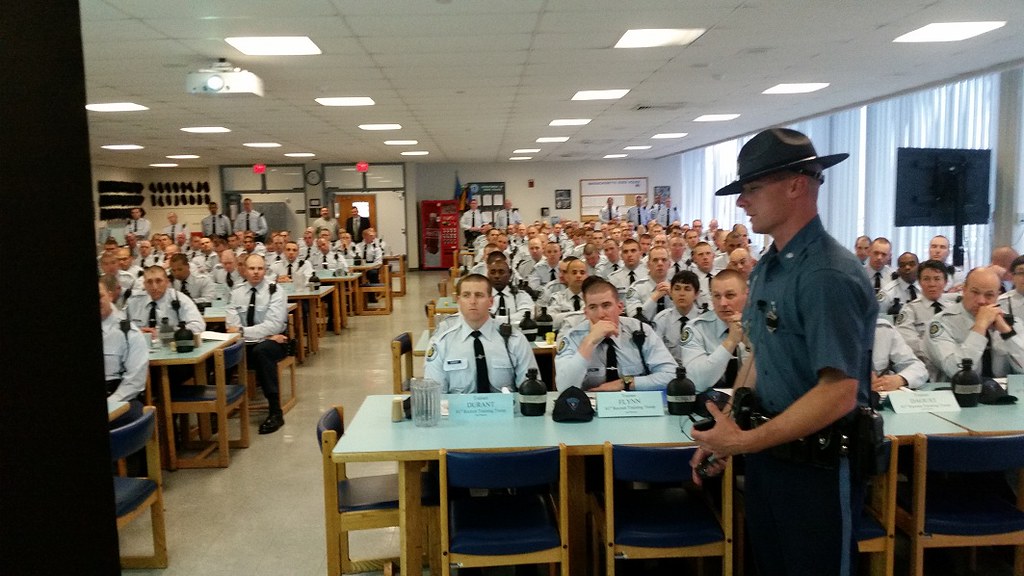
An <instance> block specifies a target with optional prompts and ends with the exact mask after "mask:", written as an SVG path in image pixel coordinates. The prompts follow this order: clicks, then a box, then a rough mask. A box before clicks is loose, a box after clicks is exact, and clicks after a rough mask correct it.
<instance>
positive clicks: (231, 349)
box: [221, 338, 245, 370]
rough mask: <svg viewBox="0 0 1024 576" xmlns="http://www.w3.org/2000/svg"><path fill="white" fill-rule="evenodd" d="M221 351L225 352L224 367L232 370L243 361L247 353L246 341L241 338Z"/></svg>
mask: <svg viewBox="0 0 1024 576" xmlns="http://www.w3.org/2000/svg"><path fill="white" fill-rule="evenodd" d="M221 352H222V353H223V354H224V369H225V370H230V369H232V368H234V367H235V366H238V364H239V363H241V362H242V357H243V356H244V354H245V341H244V340H242V339H241V338H239V339H238V341H237V342H235V343H234V344H232V345H230V346H226V347H225V348H223V349H222V350H221Z"/></svg>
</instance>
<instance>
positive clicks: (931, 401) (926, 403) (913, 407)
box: [889, 390, 960, 414]
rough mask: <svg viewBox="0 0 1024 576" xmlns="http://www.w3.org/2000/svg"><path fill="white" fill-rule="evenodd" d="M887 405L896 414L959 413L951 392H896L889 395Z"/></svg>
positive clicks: (958, 406)
mask: <svg viewBox="0 0 1024 576" xmlns="http://www.w3.org/2000/svg"><path fill="white" fill-rule="evenodd" d="M889 403H891V404H892V409H893V411H894V412H896V413H897V414H913V413H915V412H959V411H960V405H959V404H957V403H956V397H955V396H953V391H952V390H936V391H934V392H910V391H904V390H897V391H895V392H890V393H889Z"/></svg>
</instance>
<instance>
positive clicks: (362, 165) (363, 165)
mask: <svg viewBox="0 0 1024 576" xmlns="http://www.w3.org/2000/svg"><path fill="white" fill-rule="evenodd" d="M369 169H370V163H369V162H356V172H366V171H367V170H369Z"/></svg>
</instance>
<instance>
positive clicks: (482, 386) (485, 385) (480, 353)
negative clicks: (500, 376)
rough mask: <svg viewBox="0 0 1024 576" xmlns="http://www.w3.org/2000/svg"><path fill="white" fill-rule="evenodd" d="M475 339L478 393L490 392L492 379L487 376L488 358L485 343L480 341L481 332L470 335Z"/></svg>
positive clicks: (473, 332)
mask: <svg viewBox="0 0 1024 576" xmlns="http://www.w3.org/2000/svg"><path fill="white" fill-rule="evenodd" d="M469 335H470V336H472V337H473V356H474V357H475V358H476V391H477V392H490V391H491V377H490V375H488V374H487V356H486V355H484V343H483V342H481V341H480V331H479V330H473V331H472V332H470V333H469Z"/></svg>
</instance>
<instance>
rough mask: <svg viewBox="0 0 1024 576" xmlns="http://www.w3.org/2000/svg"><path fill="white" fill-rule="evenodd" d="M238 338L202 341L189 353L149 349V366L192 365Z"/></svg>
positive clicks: (165, 349)
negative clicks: (155, 364)
mask: <svg viewBox="0 0 1024 576" xmlns="http://www.w3.org/2000/svg"><path fill="white" fill-rule="evenodd" d="M237 337H238V336H237V335H235V336H234V338H232V339H231V340H228V341H225V340H203V341H202V343H201V344H200V345H199V346H198V347H196V348H195V349H193V350H192V351H191V352H178V351H176V350H171V349H170V348H164V347H160V348H150V349H149V362H150V364H153V363H157V364H193V363H195V362H196V361H198V360H202V359H203V358H206V357H207V356H209V355H210V354H212V353H213V351H214V350H216V349H218V348H221V347H223V346H226V345H228V344H230V343H231V342H232V341H234V339H235V338H237Z"/></svg>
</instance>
